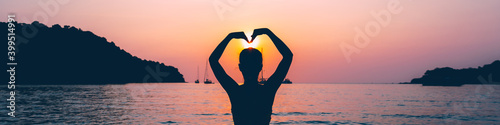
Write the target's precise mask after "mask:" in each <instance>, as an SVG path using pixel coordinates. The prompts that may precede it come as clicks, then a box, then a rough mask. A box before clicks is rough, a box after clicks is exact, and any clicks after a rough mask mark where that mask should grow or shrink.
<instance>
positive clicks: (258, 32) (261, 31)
mask: <svg viewBox="0 0 500 125" xmlns="http://www.w3.org/2000/svg"><path fill="white" fill-rule="evenodd" d="M270 33H272V32H271V30H269V29H268V28H260V29H255V30H253V34H252V40H251V41H250V43H252V42H253V40H254V39H255V38H256V37H257V36H259V35H262V34H266V35H267V34H270Z"/></svg>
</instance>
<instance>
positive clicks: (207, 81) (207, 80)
mask: <svg viewBox="0 0 500 125" xmlns="http://www.w3.org/2000/svg"><path fill="white" fill-rule="evenodd" d="M204 83H205V84H214V83H213V82H212V80H210V79H205V82H204Z"/></svg>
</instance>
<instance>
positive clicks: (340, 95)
mask: <svg viewBox="0 0 500 125" xmlns="http://www.w3.org/2000/svg"><path fill="white" fill-rule="evenodd" d="M16 87H17V88H16V89H17V90H18V91H17V92H16V118H11V117H8V116H7V111H8V110H7V108H6V105H7V104H8V102H7V101H5V99H7V98H8V92H7V91H6V90H5V89H2V90H0V93H1V97H2V98H3V99H2V100H4V101H3V102H2V103H1V104H2V105H1V106H2V108H0V111H1V112H2V114H1V115H0V124H8V123H14V122H16V123H22V124H49V123H53V124H232V118H231V110H230V109H231V105H230V103H229V99H228V97H227V95H226V93H225V92H224V90H223V89H222V87H220V85H219V84H212V85H205V84H194V83H175V84H172V83H157V84H126V85H38V86H16ZM5 88H6V87H5ZM271 123H273V124H500V86H499V85H465V86H461V87H432V86H430V87H429V86H421V85H403V84H284V85H282V87H281V88H280V89H279V91H278V93H277V96H276V100H275V103H274V108H273V115H272V121H271Z"/></svg>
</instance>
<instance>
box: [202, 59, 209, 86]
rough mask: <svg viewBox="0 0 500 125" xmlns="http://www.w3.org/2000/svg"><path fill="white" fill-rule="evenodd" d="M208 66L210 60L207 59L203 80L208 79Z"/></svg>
mask: <svg viewBox="0 0 500 125" xmlns="http://www.w3.org/2000/svg"><path fill="white" fill-rule="evenodd" d="M207 67H208V60H207V63H206V64H205V74H204V75H203V81H206V80H207V78H206V77H207Z"/></svg>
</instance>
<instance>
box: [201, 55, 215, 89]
mask: <svg viewBox="0 0 500 125" xmlns="http://www.w3.org/2000/svg"><path fill="white" fill-rule="evenodd" d="M207 67H208V60H207V63H206V64H205V75H203V79H204V80H205V81H204V83H205V84H214V83H213V82H212V80H210V79H208V74H207V69H208V68H207Z"/></svg>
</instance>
